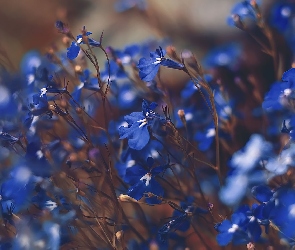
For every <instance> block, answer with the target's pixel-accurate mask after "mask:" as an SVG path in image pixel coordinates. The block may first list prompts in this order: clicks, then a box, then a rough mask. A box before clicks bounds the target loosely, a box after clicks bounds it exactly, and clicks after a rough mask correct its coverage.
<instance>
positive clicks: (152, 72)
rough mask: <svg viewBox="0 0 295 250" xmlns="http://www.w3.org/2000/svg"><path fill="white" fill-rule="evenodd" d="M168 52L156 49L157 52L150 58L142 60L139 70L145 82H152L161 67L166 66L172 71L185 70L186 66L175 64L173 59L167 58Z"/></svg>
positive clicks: (152, 53) (151, 54)
mask: <svg viewBox="0 0 295 250" xmlns="http://www.w3.org/2000/svg"><path fill="white" fill-rule="evenodd" d="M165 54H166V51H165V50H163V49H162V48H161V47H159V49H156V51H155V52H151V53H150V58H149V59H147V58H141V59H140V60H139V63H138V65H137V67H138V69H139V77H140V79H141V80H143V81H145V82H150V81H152V80H153V79H154V78H155V76H156V75H157V73H158V70H159V68H160V65H162V66H166V67H168V68H172V69H179V70H183V69H184V65H183V64H181V63H178V62H175V61H173V60H171V59H167V58H165V57H164V56H165Z"/></svg>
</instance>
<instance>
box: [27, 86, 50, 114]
mask: <svg viewBox="0 0 295 250" xmlns="http://www.w3.org/2000/svg"><path fill="white" fill-rule="evenodd" d="M46 92H47V90H46V88H42V89H41V90H40V94H34V95H33V103H31V104H30V114H31V115H33V116H40V115H42V114H48V115H49V116H50V117H52V115H53V114H52V111H51V110H49V104H48V101H47V96H46Z"/></svg>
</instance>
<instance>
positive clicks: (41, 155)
mask: <svg viewBox="0 0 295 250" xmlns="http://www.w3.org/2000/svg"><path fill="white" fill-rule="evenodd" d="M36 155H37V157H38V159H41V158H42V157H43V153H42V151H41V150H38V151H37V152H36Z"/></svg>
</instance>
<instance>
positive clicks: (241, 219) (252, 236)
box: [215, 209, 261, 246]
mask: <svg viewBox="0 0 295 250" xmlns="http://www.w3.org/2000/svg"><path fill="white" fill-rule="evenodd" d="M251 223H252V222H251V219H250V218H249V217H248V216H247V213H246V211H245V210H244V209H241V210H240V211H236V212H235V213H234V214H233V215H232V217H231V221H229V220H224V221H223V222H221V223H219V224H217V225H216V226H215V229H216V230H217V231H218V232H219V234H218V235H217V236H216V240H217V242H218V244H219V245H220V246H226V245H228V244H229V243H230V242H233V244H234V245H240V244H247V243H248V242H252V241H257V240H258V239H259V238H260V235H261V229H260V227H259V225H258V223H255V225H254V224H253V225H251Z"/></svg>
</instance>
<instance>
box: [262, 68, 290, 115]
mask: <svg viewBox="0 0 295 250" xmlns="http://www.w3.org/2000/svg"><path fill="white" fill-rule="evenodd" d="M282 81H283V82H276V83H274V84H273V85H272V86H271V89H270V91H269V92H268V93H267V94H266V95H265V97H264V101H263V103H262V107H263V109H265V110H266V111H267V112H271V111H280V110H284V109H285V108H292V106H291V105H292V102H293V100H294V99H295V69H294V68H292V69H289V70H288V71H286V72H285V73H284V74H283V76H282Z"/></svg>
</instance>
